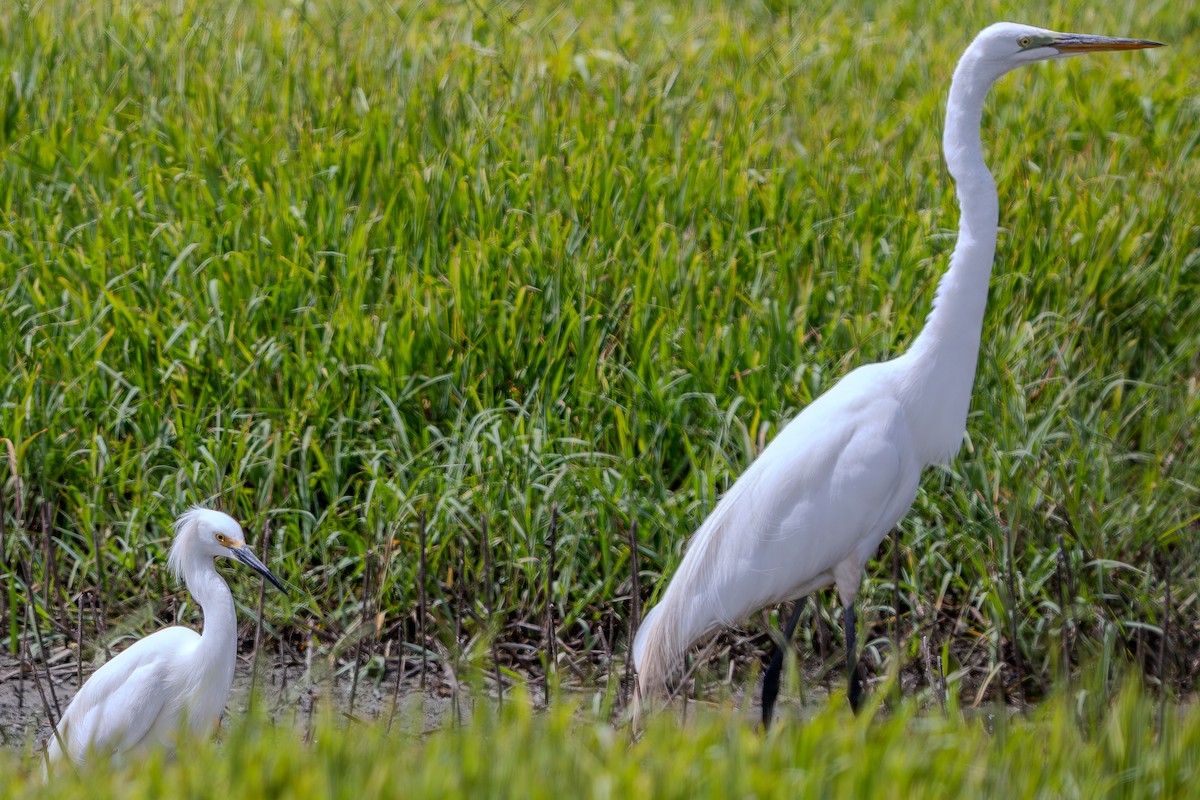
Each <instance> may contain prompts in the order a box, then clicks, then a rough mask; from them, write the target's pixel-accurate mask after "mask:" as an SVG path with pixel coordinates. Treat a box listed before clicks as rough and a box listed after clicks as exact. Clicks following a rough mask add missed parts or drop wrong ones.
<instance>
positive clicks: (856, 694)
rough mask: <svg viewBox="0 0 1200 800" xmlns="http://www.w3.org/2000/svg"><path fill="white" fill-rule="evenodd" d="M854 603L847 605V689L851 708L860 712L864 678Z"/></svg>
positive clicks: (855, 711)
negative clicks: (855, 627) (857, 643)
mask: <svg viewBox="0 0 1200 800" xmlns="http://www.w3.org/2000/svg"><path fill="white" fill-rule="evenodd" d="M854 625H855V623H854V604H853V603H851V604H850V605H848V606H846V678H847V679H848V680H849V686H848V687H847V689H846V692H847V695H848V696H849V698H850V708H851V710H853V711H854V713H855V714H857V713H858V705H859V703H860V702H861V701H862V680H861V679H860V678H859V677H858V655H857V652H856V650H855V646H854V645H855V642H854V638H855V631H854Z"/></svg>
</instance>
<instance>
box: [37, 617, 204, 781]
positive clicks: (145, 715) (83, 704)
mask: <svg viewBox="0 0 1200 800" xmlns="http://www.w3.org/2000/svg"><path fill="white" fill-rule="evenodd" d="M199 638H200V637H199V635H198V634H196V632H195V631H192V630H189V629H187V628H182V627H171V628H164V629H163V630H161V631H158V632H157V633H154V634H152V635H150V636H147V637H146V638H145V639H142V640H140V641H138V642H137V643H135V644H134V645H133V646H132V647H130V648H129V649H128V650H125V651H124V652H122V653H121V654H120V655H118V656H117V657H116V658H114V659H112V660H111V661H109V662H108V663H106V664H104V666H102V667H101V668H100V669H98V670H97V671H96V672H95V673H94V674H93V675H92V677H91V678H89V679H88V681H87V682H86V683H85V684H84V685H83V688H81V689H80V690H79V692H78V694H76V695H75V697H74V698H73V699H72V700H71V704H70V705H69V706H68V707H67V711H66V713H65V714H63V718H62V720H61V721H60V722H59V724H58V732H59V736H61V737H62V741H63V743H64V744H65V745H66V747H67V753H68V754H69V756H70V757H71V760H73V761H76V762H79V761H81V760H83V759H84V758H85V757H86V756H87V754H88V752H89V751H94V752H96V753H98V754H104V755H116V754H120V753H123V752H125V751H127V750H129V749H130V748H132V747H133V746H135V745H136V744H138V743H139V742H140V741H141V740H142V739H143V738H144V737H145V736H146V734H147V733H148V732H149V731H150V730H151V728H153V726H154V724H155V722H156V721H157V720H158V717H159V715H160V714H161V713H162V711H163V707H164V705H165V704H166V702H167V699H168V698H167V692H166V684H167V678H168V676H169V670H170V669H171V666H172V663H173V662H174V660H175V658H176V657H177V656H178V655H179V654H180V653H182V652H183V651H185V650H187V649H189V648H192V647H195V645H196V643H197V642H198V641H199ZM57 744H58V743H57V741H53V742H51V758H52V760H53V757H54V754H55V751H56V750H57Z"/></svg>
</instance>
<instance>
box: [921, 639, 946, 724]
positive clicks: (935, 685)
mask: <svg viewBox="0 0 1200 800" xmlns="http://www.w3.org/2000/svg"><path fill="white" fill-rule="evenodd" d="M921 655H922V656H923V658H924V661H925V680H926V682H928V683H929V688H930V689H932V690H933V693H934V694H935V695H936V696H937V699H938V703H939V704H940V705H941V707H942V713H943V714H945V713H946V680H945V677H944V676H943V675H942V659H941V656H939V657H938V670H937V678H936V679H935V678H934V673H933V654H932V653H930V651H929V637H928V636H922V637H921Z"/></svg>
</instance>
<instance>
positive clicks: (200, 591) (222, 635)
mask: <svg viewBox="0 0 1200 800" xmlns="http://www.w3.org/2000/svg"><path fill="white" fill-rule="evenodd" d="M183 579H184V582H185V583H186V584H187V588H188V591H189V592H191V594H192V597H194V598H195V599H196V602H197V603H199V604H200V608H202V609H203V610H204V630H203V631H202V633H201V636H200V647H201V649H202V650H203V651H204V653H205V654H206V656H211V658H212V659H213V660H214V661H216V662H220V663H221V664H224V662H229V663H228V668H229V669H230V670H231V671H232V669H233V661H234V659H235V658H236V656H237V615H236V613H235V611H234V606H233V593H232V592H230V591H229V586H228V585H227V584H226V583H225V580H224V579H223V578H222V577H221V576H220V574H218V573H217V569H216V566H215V565H214V564H213V559H212V558H208V557H202V558H198V559H194V560H193V561H192V562H191V563H190V564H188V565H187V567H186V569H185V571H184V574H183Z"/></svg>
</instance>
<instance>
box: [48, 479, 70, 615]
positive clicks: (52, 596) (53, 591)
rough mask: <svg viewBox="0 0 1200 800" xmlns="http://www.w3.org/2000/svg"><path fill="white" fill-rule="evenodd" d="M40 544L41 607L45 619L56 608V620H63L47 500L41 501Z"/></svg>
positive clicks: (50, 513) (49, 506)
mask: <svg viewBox="0 0 1200 800" xmlns="http://www.w3.org/2000/svg"><path fill="white" fill-rule="evenodd" d="M42 543H43V545H44V548H45V550H44V556H43V557H44V559H45V560H44V561H43V562H42V579H43V580H44V581H45V584H46V601H45V603H44V606H43V607H44V608H45V609H46V616H47V617H49V616H50V609H51V608H56V609H58V619H60V620H65V619H66V616H67V613H66V609H65V608H64V607H63V605H62V597H61V596H60V592H59V591H58V588H59V582H58V557H57V554H56V552H55V550H56V548H55V546H54V504H53V503H51V502H50V501H49V500H44V501H42ZM68 630H69V629H68Z"/></svg>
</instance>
